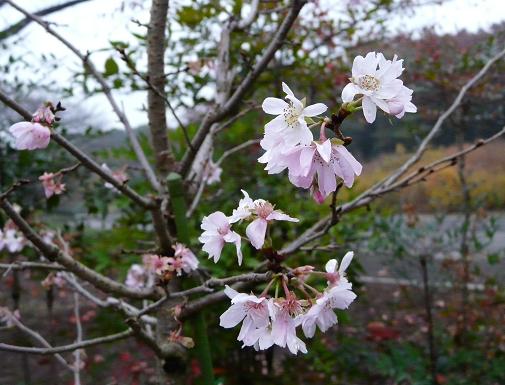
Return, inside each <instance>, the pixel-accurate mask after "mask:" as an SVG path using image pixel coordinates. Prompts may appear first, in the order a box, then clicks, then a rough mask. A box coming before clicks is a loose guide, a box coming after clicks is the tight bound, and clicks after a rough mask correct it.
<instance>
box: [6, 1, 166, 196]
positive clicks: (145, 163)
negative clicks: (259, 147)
mask: <svg viewBox="0 0 505 385" xmlns="http://www.w3.org/2000/svg"><path fill="white" fill-rule="evenodd" d="M6 2H7V3H8V4H9V5H10V6H12V7H13V8H15V9H16V10H18V11H19V12H21V13H22V14H23V15H25V16H26V17H27V18H29V19H30V20H33V21H34V22H36V23H37V24H39V25H41V26H42V27H43V28H44V29H45V30H46V31H47V32H48V33H49V34H50V35H53V36H54V37H55V38H56V39H57V40H59V41H60V42H61V43H62V44H63V45H65V46H66V47H67V48H68V49H69V50H70V51H72V52H73V53H74V54H75V55H76V56H77V57H78V58H79V59H80V60H81V61H82V63H83V64H84V66H85V67H86V68H87V70H88V71H89V73H90V74H91V75H93V77H94V78H95V79H96V81H97V82H98V83H99V84H100V86H101V87H102V91H103V93H104V94H105V96H106V98H107V100H108V101H109V104H110V105H111V107H112V110H113V111H114V113H115V114H116V115H117V117H118V118H119V120H120V121H121V123H122V124H123V126H124V127H125V129H126V132H127V134H128V137H129V139H130V143H131V145H132V148H133V151H134V152H135V155H136V156H137V158H138V160H139V162H140V164H141V165H142V167H143V168H144V171H145V173H146V176H147V179H148V180H149V182H150V183H151V185H152V186H153V188H154V189H155V190H157V191H160V185H159V183H158V180H157V179H156V175H155V174H154V171H153V170H152V168H151V166H150V164H149V162H148V161H147V158H146V156H145V154H144V152H143V150H142V147H141V146H140V144H139V142H138V140H137V137H136V136H135V132H134V131H133V128H132V126H131V124H130V122H129V120H128V118H127V117H126V115H125V113H124V112H123V111H122V110H121V108H119V105H118V104H117V102H116V100H115V99H114V96H113V95H112V90H111V88H110V87H109V85H108V84H107V81H106V80H105V79H104V77H103V76H102V75H101V74H100V72H99V71H98V70H97V69H96V68H95V66H94V64H93V63H92V62H91V60H90V59H89V55H84V54H83V53H81V51H79V50H78V49H77V48H76V47H75V46H74V45H73V44H72V43H70V42H69V41H68V40H67V39H65V38H64V37H63V36H61V35H60V34H59V33H58V32H56V31H55V30H54V29H53V28H51V26H50V25H49V24H48V23H47V22H45V21H44V20H42V19H41V18H40V17H38V16H36V15H34V14H32V13H30V12H28V11H26V10H25V9H24V8H21V7H20V6H19V5H17V4H16V3H15V2H14V1H12V0H6Z"/></svg>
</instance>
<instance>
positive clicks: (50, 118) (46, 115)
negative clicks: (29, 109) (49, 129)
mask: <svg viewBox="0 0 505 385" xmlns="http://www.w3.org/2000/svg"><path fill="white" fill-rule="evenodd" d="M54 121H55V116H54V113H53V111H52V110H51V106H50V105H48V106H42V107H39V108H38V109H37V111H35V113H34V114H33V117H32V122H34V123H41V124H45V125H48V126H51V125H52V124H53V123H54Z"/></svg>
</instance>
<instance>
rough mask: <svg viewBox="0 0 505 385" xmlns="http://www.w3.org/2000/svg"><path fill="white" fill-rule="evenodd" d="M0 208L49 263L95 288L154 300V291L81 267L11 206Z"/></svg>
mask: <svg viewBox="0 0 505 385" xmlns="http://www.w3.org/2000/svg"><path fill="white" fill-rule="evenodd" d="M0 207H1V208H2V209H3V210H4V211H5V213H6V214H7V216H8V217H9V218H11V219H12V221H13V222H14V223H15V224H16V225H17V226H18V228H19V230H20V231H21V232H22V233H23V234H24V236H25V237H26V238H28V240H30V241H31V242H32V243H33V245H34V246H35V247H36V248H37V249H38V250H39V251H40V252H41V253H42V254H43V255H44V256H45V257H46V258H47V259H49V260H50V261H54V262H57V263H59V264H60V265H62V266H63V267H65V268H67V270H69V271H70V272H72V273H74V274H75V275H76V276H78V277H79V278H81V279H83V280H85V281H88V282H89V283H91V284H92V285H93V286H95V287H96V288H98V289H100V290H102V291H104V292H106V293H112V294H116V295H119V296H123V297H127V298H133V299H144V298H150V299H156V298H158V294H157V293H156V292H155V290H154V289H146V290H134V289H131V288H129V287H127V286H125V285H123V284H121V283H119V282H116V281H114V280H112V279H110V278H108V277H106V276H104V275H102V274H100V273H97V272H96V271H94V270H93V269H90V268H89V267H87V266H85V265H83V264H82V263H80V262H78V261H76V260H75V259H73V258H72V257H71V256H70V255H68V254H67V253H64V252H62V251H61V250H59V249H58V248H57V247H55V246H53V245H50V244H47V243H46V242H44V240H43V239H42V238H41V237H40V236H39V235H38V234H37V233H36V232H35V230H34V229H33V228H32V227H31V226H30V225H29V224H28V223H27V222H26V221H25V220H24V219H23V218H22V217H21V216H20V215H19V214H18V213H17V212H16V210H14V208H13V207H12V205H11V204H10V203H9V202H8V201H7V200H6V199H1V200H0Z"/></svg>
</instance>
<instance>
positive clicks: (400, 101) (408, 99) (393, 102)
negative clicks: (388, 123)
mask: <svg viewBox="0 0 505 385" xmlns="http://www.w3.org/2000/svg"><path fill="white" fill-rule="evenodd" d="M413 93H414V91H412V90H411V89H410V88H408V87H405V86H402V87H401V88H400V91H399V92H398V93H397V94H396V95H395V96H394V97H392V98H391V99H388V100H386V102H387V104H388V107H389V111H390V113H391V115H394V116H396V117H397V118H398V119H400V118H403V115H405V113H406V112H411V113H415V112H417V107H416V106H415V105H414V104H413V103H412V94H413Z"/></svg>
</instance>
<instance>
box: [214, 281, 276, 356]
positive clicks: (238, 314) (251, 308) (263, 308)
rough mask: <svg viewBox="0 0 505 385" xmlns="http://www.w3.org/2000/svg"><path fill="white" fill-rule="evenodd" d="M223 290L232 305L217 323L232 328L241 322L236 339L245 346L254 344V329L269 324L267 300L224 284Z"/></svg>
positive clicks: (255, 334)
mask: <svg viewBox="0 0 505 385" xmlns="http://www.w3.org/2000/svg"><path fill="white" fill-rule="evenodd" d="M224 292H225V294H226V295H227V296H228V297H229V298H230V299H231V303H232V305H231V306H230V308H229V309H228V310H226V311H225V312H224V313H223V314H221V316H220V317H219V325H220V326H221V327H224V328H232V327H235V326H237V325H238V324H239V323H240V322H242V327H241V328H240V332H239V335H238V337H237V340H238V341H242V342H244V345H245V346H252V345H254V344H255V343H256V341H257V340H258V339H259V336H257V333H255V331H256V329H261V330H264V329H265V328H266V327H267V326H268V325H269V324H270V318H269V317H270V313H269V307H268V300H267V299H266V298H265V297H259V298H258V297H256V296H255V295H249V294H244V293H239V292H237V291H236V290H234V289H232V288H231V287H229V286H226V288H225V290H224ZM255 337H257V338H255ZM270 346H271V345H270Z"/></svg>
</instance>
